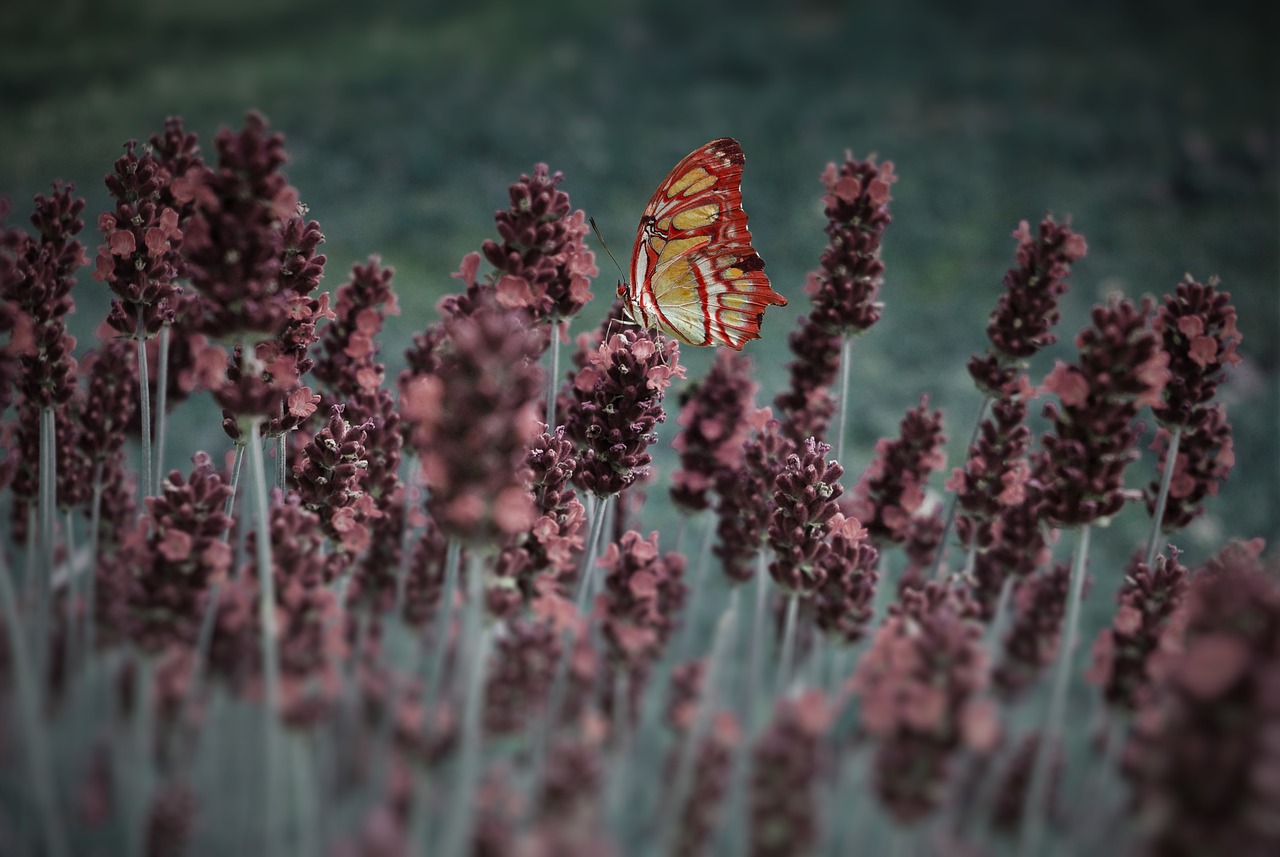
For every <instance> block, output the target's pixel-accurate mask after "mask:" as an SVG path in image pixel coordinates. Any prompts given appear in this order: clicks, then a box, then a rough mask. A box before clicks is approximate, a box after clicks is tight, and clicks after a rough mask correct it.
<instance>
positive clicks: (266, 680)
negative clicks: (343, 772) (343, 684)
mask: <svg viewBox="0 0 1280 857" xmlns="http://www.w3.org/2000/svg"><path fill="white" fill-rule="evenodd" d="M261 424H262V421H261V419H258V418H255V419H253V420H251V421H250V422H249V443H248V452H249V471H250V477H251V478H252V479H253V489H254V490H253V493H254V499H255V503H254V506H255V509H256V512H257V519H258V520H257V530H258V532H257V537H256V538H255V539H254V540H253V541H254V547H255V548H256V553H257V565H258V587H259V589H258V591H259V599H258V619H259V622H260V623H261V626H262V675H263V688H264V695H265V700H264V708H265V711H264V712H263V713H264V715H265V717H264V723H265V726H266V744H265V747H264V750H263V754H262V755H263V759H262V761H263V766H264V770H263V782H264V784H265V785H266V794H265V797H264V800H263V810H264V812H265V818H266V821H267V825H266V827H265V830H266V831H267V833H268V840H267V841H268V844H272V843H271V836H270V831H271V830H272V826H273V824H274V822H275V806H274V804H275V802H276V801H275V791H276V788H275V786H276V774H277V771H276V750H277V748H276V733H277V728H276V718H277V717H278V716H279V713H280V676H279V669H280V664H279V660H278V657H279V654H278V652H277V649H276V645H277V643H276V633H277V631H276V593H275V575H274V573H273V572H274V569H273V568H272V566H271V507H270V505H269V504H270V500H269V499H268V497H267V474H266V468H265V467H264V463H263V455H262V435H261V429H262V425H261Z"/></svg>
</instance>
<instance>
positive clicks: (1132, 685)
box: [1089, 547, 1188, 711]
mask: <svg viewBox="0 0 1280 857" xmlns="http://www.w3.org/2000/svg"><path fill="white" fill-rule="evenodd" d="M1169 554H1170V556H1168V557H1165V556H1159V557H1157V558H1156V564H1155V568H1154V569H1152V568H1148V567H1147V566H1146V564H1145V563H1143V562H1141V561H1140V558H1139V557H1137V556H1135V557H1134V558H1133V561H1132V562H1131V563H1130V564H1129V568H1128V570H1127V572H1126V574H1125V578H1124V583H1123V584H1121V586H1120V591H1119V592H1118V593H1117V595H1116V600H1117V601H1118V602H1119V607H1118V609H1117V610H1116V615H1115V618H1113V619H1112V620H1111V626H1110V627H1109V628H1104V629H1103V630H1102V631H1101V632H1100V633H1099V634H1098V638H1097V640H1095V641H1094V644H1093V666H1092V667H1091V669H1090V670H1089V680H1090V681H1091V682H1092V683H1094V684H1097V685H1099V686H1101V687H1102V692H1103V695H1104V696H1105V698H1106V700H1107V704H1109V705H1112V706H1115V707H1117V708H1122V709H1126V710H1130V711H1132V710H1133V707H1134V704H1135V703H1136V701H1137V700H1138V698H1139V697H1140V694H1141V693H1142V692H1143V689H1144V688H1145V687H1147V685H1148V684H1149V675H1150V672H1149V664H1150V661H1151V655H1152V654H1153V653H1154V652H1155V651H1156V648H1157V647H1158V646H1159V644H1160V638H1161V636H1162V635H1163V634H1164V631H1165V628H1166V627H1168V625H1169V620H1170V618H1171V617H1172V616H1173V615H1174V613H1175V612H1176V611H1177V610H1178V608H1179V607H1180V606H1181V605H1182V601H1183V598H1184V596H1185V594H1186V590H1187V577H1188V575H1187V569H1186V567H1185V566H1183V565H1182V564H1181V563H1180V562H1178V555H1179V554H1178V549H1177V548H1173V547H1171V548H1169Z"/></svg>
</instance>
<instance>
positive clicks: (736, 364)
mask: <svg viewBox="0 0 1280 857" xmlns="http://www.w3.org/2000/svg"><path fill="white" fill-rule="evenodd" d="M756 389H757V385H756V383H755V381H753V380H752V379H751V359H750V358H749V357H746V356H745V355H743V354H741V353H739V352H736V351H731V350H729V349H727V348H724V349H720V351H719V353H718V354H717V355H716V362H715V363H714V364H713V365H712V367H711V371H710V372H708V373H707V377H706V378H705V379H704V380H703V381H702V383H701V384H698V385H695V386H694V387H693V388H691V389H690V390H688V391H687V392H685V393H684V394H682V395H681V396H680V405H681V407H680V416H679V418H678V419H677V422H678V423H679V424H680V427H681V428H682V429H683V431H681V432H680V433H679V434H678V435H676V437H675V440H673V441H672V442H671V446H672V447H673V448H674V449H675V450H676V452H678V453H680V469H679V470H677V471H676V472H675V473H674V474H673V475H672V477H671V499H672V500H674V501H675V502H676V505H678V506H680V507H682V508H684V509H688V510H691V511H701V510H703V509H706V508H708V507H709V506H710V505H711V501H710V499H709V498H708V496H707V494H708V492H709V491H710V489H711V488H712V487H713V486H714V484H715V479H716V474H718V473H720V472H721V471H725V470H732V469H734V468H736V467H737V466H738V465H739V464H740V463H741V461H742V444H743V442H744V441H745V440H746V438H747V433H748V432H749V431H750V429H751V419H750V414H751V413H752V412H754V411H755V404H754V400H755V394H756Z"/></svg>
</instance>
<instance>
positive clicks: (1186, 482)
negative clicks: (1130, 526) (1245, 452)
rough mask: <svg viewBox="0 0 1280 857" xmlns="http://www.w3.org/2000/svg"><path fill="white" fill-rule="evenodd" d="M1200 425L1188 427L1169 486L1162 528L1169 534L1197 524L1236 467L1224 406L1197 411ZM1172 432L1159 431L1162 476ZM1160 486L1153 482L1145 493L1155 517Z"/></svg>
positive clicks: (1157, 448) (1157, 447) (1154, 445)
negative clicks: (1209, 498)
mask: <svg viewBox="0 0 1280 857" xmlns="http://www.w3.org/2000/svg"><path fill="white" fill-rule="evenodd" d="M1196 419H1197V421H1196V422H1195V423H1194V424H1192V425H1190V426H1186V427H1184V429H1183V432H1182V434H1181V436H1180V439H1179V442H1178V456H1177V458H1176V459H1175V461H1174V463H1173V477H1172V479H1171V480H1170V482H1169V497H1168V500H1167V502H1166V505H1165V509H1164V518H1163V520H1161V522H1160V527H1161V529H1163V530H1164V531H1165V532H1171V531H1173V530H1180V529H1182V528H1183V527H1185V526H1186V525H1187V524H1189V523H1191V522H1192V521H1194V520H1195V519H1196V518H1197V517H1199V516H1200V514H1201V513H1202V512H1203V511H1204V506H1203V505H1202V504H1203V503H1204V499H1205V497H1207V496H1216V495H1217V493H1218V485H1219V483H1221V482H1222V481H1223V480H1224V479H1226V478H1227V475H1228V474H1229V473H1231V468H1232V467H1234V466H1235V463H1236V456H1235V449H1234V446H1233V443H1232V440H1231V423H1229V422H1227V417H1226V413H1225V412H1224V411H1223V409H1222V406H1221V405H1209V406H1207V407H1203V408H1199V409H1197V411H1196ZM1169 437H1170V432H1169V430H1168V429H1167V428H1164V427H1161V428H1159V429H1158V430H1157V431H1156V438H1155V441H1154V442H1153V443H1152V449H1154V450H1155V451H1156V452H1157V453H1158V454H1159V456H1160V463H1159V465H1158V468H1157V469H1158V471H1159V473H1160V474H1161V475H1163V474H1164V470H1165V468H1166V467H1168V466H1169V462H1168V461H1167V460H1166V459H1167V458H1168V451H1169ZM1159 493H1160V483H1159V481H1158V480H1152V481H1151V484H1150V485H1148V486H1147V489H1146V490H1145V491H1144V492H1143V498H1144V499H1145V500H1146V504H1147V511H1148V512H1149V513H1150V514H1152V515H1154V514H1155V511H1156V499H1157V497H1158V495H1159Z"/></svg>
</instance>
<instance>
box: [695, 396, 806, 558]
mask: <svg viewBox="0 0 1280 857" xmlns="http://www.w3.org/2000/svg"><path fill="white" fill-rule="evenodd" d="M753 422H757V423H759V425H758V426H757V428H756V431H755V434H754V435H752V436H751V437H749V438H747V440H746V441H745V442H744V443H743V447H742V463H741V464H740V465H739V466H737V467H735V468H733V469H732V470H722V471H720V472H719V473H718V474H717V475H716V485H715V487H716V494H717V495H718V497H719V499H718V500H717V502H716V543H715V546H714V547H713V548H712V550H713V551H714V552H715V555H716V556H717V557H719V558H720V561H721V567H722V568H723V569H724V573H725V576H726V577H728V578H729V580H731V581H733V582H735V583H744V582H746V581H748V580H750V579H751V577H752V575H754V574H755V570H756V569H755V563H754V562H753V560H754V559H755V558H756V557H757V555H759V553H760V551H761V549H762V548H763V547H764V540H765V536H766V534H767V532H768V526H769V522H770V520H772V518H773V513H774V504H773V502H772V501H773V492H774V490H776V482H777V478H778V473H779V471H780V470H781V469H782V466H783V464H784V463H785V462H786V459H787V456H788V455H789V454H790V453H791V451H792V449H793V448H794V446H793V444H792V443H791V441H790V440H788V439H787V438H786V437H784V436H783V435H782V433H781V426H780V425H779V424H778V421H777V420H774V419H772V418H771V416H770V413H769V409H768V408H765V409H762V410H760V411H758V412H757V415H756V418H755V419H754V420H753Z"/></svg>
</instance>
